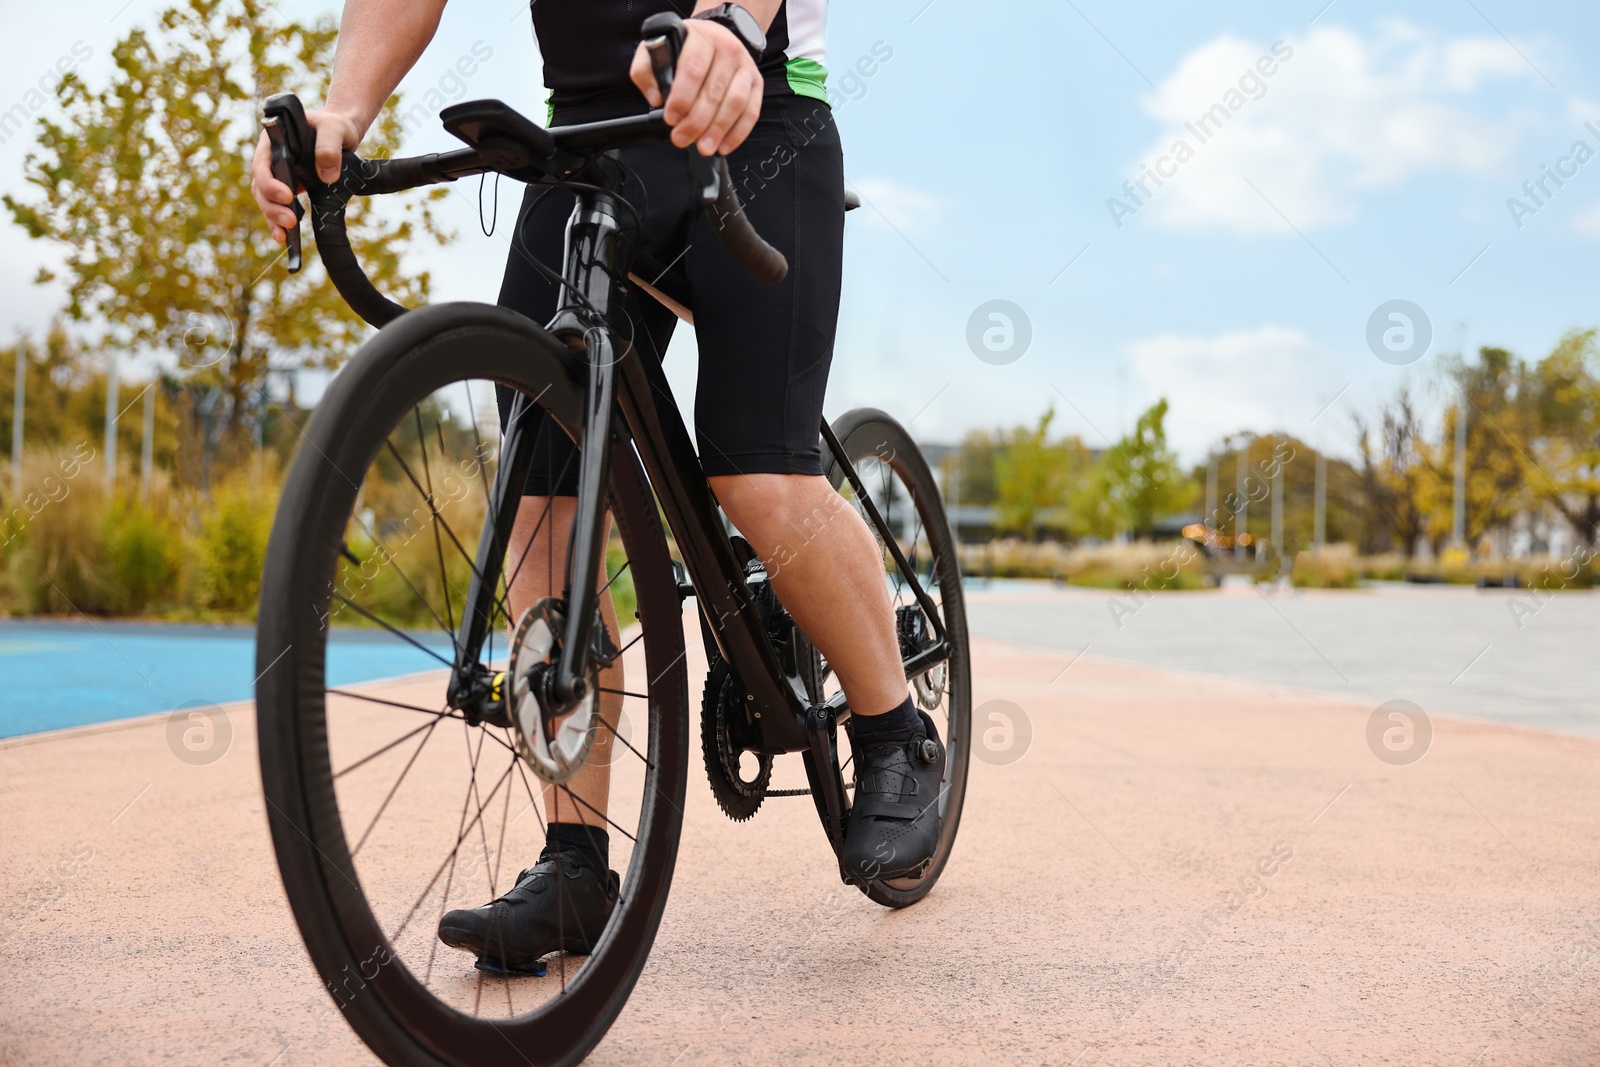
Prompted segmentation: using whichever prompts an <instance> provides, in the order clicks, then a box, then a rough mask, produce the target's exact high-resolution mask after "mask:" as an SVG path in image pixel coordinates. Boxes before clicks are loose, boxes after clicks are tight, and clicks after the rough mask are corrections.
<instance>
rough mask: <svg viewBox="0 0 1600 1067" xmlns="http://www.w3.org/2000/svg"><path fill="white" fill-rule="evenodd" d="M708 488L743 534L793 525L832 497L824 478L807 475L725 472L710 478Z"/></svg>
mask: <svg viewBox="0 0 1600 1067" xmlns="http://www.w3.org/2000/svg"><path fill="white" fill-rule="evenodd" d="M711 489H712V491H713V492H715V493H716V494H717V501H718V502H719V503H720V504H721V505H722V510H724V511H726V512H727V513H728V518H729V519H731V520H732V521H733V524H734V525H735V526H737V527H739V529H741V530H744V531H746V532H747V533H750V532H755V531H757V530H761V529H768V528H774V527H787V526H793V525H795V524H797V523H803V522H804V521H806V520H807V519H808V518H810V517H812V516H811V513H812V512H814V511H817V510H818V509H819V508H820V509H822V510H823V511H826V510H827V509H826V505H825V504H824V503H823V501H825V500H826V498H827V497H828V496H836V495H837V494H835V493H833V491H832V489H831V488H830V487H829V486H828V483H827V481H826V479H824V478H822V477H820V476H815V475H808V474H726V475H718V476H716V477H713V478H712V479H711Z"/></svg>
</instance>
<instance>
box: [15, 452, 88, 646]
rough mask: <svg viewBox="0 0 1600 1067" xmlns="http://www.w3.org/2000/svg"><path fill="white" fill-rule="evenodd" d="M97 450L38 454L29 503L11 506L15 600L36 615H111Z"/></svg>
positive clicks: (26, 484) (26, 494)
mask: <svg viewBox="0 0 1600 1067" xmlns="http://www.w3.org/2000/svg"><path fill="white" fill-rule="evenodd" d="M93 457H94V450H93V449H92V448H89V446H87V445H84V446H80V449H79V450H78V451H76V452H70V453H69V452H59V453H52V454H46V455H42V456H35V457H33V458H31V459H30V460H29V461H28V462H26V463H25V464H24V466H23V475H22V485H23V492H22V495H21V498H20V499H18V500H15V501H8V502H7V506H6V507H5V511H4V523H5V526H4V533H3V534H0V552H3V553H4V555H5V577H6V584H7V586H8V587H9V595H8V597H7V599H8V601H10V603H11V607H12V609H13V610H20V611H22V612H24V613H29V614H67V613H75V612H79V611H81V612H84V613H86V614H96V613H101V612H103V611H105V609H106V607H105V592H106V588H107V576H106V573H105V552H104V544H103V542H102V539H101V524H100V516H101V512H102V505H103V492H102V485H101V479H100V472H99V469H98V468H97V467H95V466H94V465H93V464H92V463H91V462H89V461H90V460H92V459H93Z"/></svg>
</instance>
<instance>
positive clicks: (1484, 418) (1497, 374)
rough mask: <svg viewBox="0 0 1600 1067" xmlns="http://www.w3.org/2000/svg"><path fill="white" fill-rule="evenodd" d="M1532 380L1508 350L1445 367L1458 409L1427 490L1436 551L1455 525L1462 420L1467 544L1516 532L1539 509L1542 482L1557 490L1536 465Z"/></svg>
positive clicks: (1448, 419)
mask: <svg viewBox="0 0 1600 1067" xmlns="http://www.w3.org/2000/svg"><path fill="white" fill-rule="evenodd" d="M1530 377H1531V375H1530V372H1529V368H1528V367H1527V365H1526V364H1525V363H1523V362H1522V361H1521V360H1519V359H1517V358H1516V357H1515V356H1514V355H1512V354H1511V353H1510V352H1508V351H1506V350H1505V349H1503V348H1481V349H1479V350H1478V358H1477V361H1476V362H1472V363H1469V362H1467V361H1466V360H1464V359H1456V360H1452V361H1449V362H1447V363H1446V364H1445V378H1446V381H1447V382H1449V383H1450V385H1451V386H1452V387H1453V388H1452V389H1451V392H1452V393H1453V394H1454V396H1453V399H1454V400H1455V403H1454V404H1452V405H1451V406H1450V407H1449V408H1448V409H1447V410H1446V413H1445V420H1444V422H1445V425H1444V427H1443V432H1442V434H1441V437H1440V444H1439V447H1438V448H1437V449H1434V450H1430V455H1431V456H1432V457H1434V458H1433V459H1432V468H1433V474H1434V477H1433V478H1432V479H1429V480H1427V481H1425V482H1424V483H1423V485H1422V486H1421V488H1422V490H1423V498H1422V504H1423V506H1424V508H1425V509H1426V510H1428V511H1429V512H1430V513H1431V515H1432V522H1431V525H1430V532H1431V533H1432V535H1433V540H1434V542H1435V548H1437V547H1438V546H1439V543H1440V542H1441V541H1442V540H1443V537H1444V535H1445V533H1446V531H1448V530H1450V529H1451V528H1452V526H1453V523H1452V521H1451V511H1452V509H1453V507H1454V498H1455V489H1454V485H1455V474H1454V472H1455V440H1456V425H1455V422H1456V419H1457V418H1460V417H1462V416H1463V415H1464V416H1465V418H1466V420H1467V426H1466V439H1467V440H1466V444H1467V448H1466V475H1467V482H1466V515H1465V519H1466V523H1465V528H1464V530H1463V537H1464V538H1465V540H1466V542H1467V544H1468V545H1474V544H1477V543H1478V542H1479V541H1480V540H1481V539H1482V538H1483V537H1484V536H1485V535H1486V534H1488V533H1489V532H1490V531H1492V530H1496V529H1503V528H1505V527H1507V526H1509V525H1510V524H1511V521H1512V520H1513V519H1514V518H1515V517H1516V515H1517V513H1518V512H1519V511H1522V510H1523V509H1524V508H1526V507H1528V506H1529V505H1530V504H1532V503H1533V502H1534V499H1535V494H1536V493H1537V489H1538V487H1537V486H1536V485H1535V484H1534V483H1535V482H1536V481H1543V482H1545V484H1546V486H1547V487H1549V488H1554V487H1553V486H1551V485H1550V483H1549V481H1548V479H1547V478H1546V477H1545V475H1544V474H1543V473H1542V472H1541V471H1540V470H1539V469H1538V466H1537V465H1536V464H1535V462H1534V460H1533V455H1532V450H1533V448H1534V439H1535V438H1536V437H1537V436H1538V432H1539V431H1538V427H1537V425H1536V419H1537V411H1536V408H1535V406H1534V396H1535V392H1536V390H1535V389H1534V388H1533V387H1532V385H1531V382H1530Z"/></svg>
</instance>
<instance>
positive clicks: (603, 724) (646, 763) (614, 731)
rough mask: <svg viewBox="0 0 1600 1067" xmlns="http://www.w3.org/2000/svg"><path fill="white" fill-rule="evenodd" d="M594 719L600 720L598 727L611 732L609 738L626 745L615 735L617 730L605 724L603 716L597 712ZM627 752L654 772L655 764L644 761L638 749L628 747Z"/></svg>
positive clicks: (623, 740)
mask: <svg viewBox="0 0 1600 1067" xmlns="http://www.w3.org/2000/svg"><path fill="white" fill-rule="evenodd" d="M594 717H595V718H597V719H599V720H600V725H601V726H604V727H605V728H606V729H607V730H610V731H611V736H612V737H614V738H616V739H617V740H618V741H621V742H622V743H623V744H624V745H628V739H627V738H625V737H623V736H622V735H621V734H619V733H617V728H616V727H615V726H612V725H611V724H610V723H608V722H606V717H605V716H604V715H602V714H600V713H599V712H598V711H597V712H595V713H594ZM628 751H629V752H632V753H633V754H634V755H635V756H638V757H639V759H640V760H642V761H643V762H644V765H645V766H646V767H648V768H650V769H651V770H655V764H653V763H651V762H650V761H649V760H647V759H645V756H644V753H643V752H640V751H639V750H638V749H636V748H634V747H633V746H632V745H628Z"/></svg>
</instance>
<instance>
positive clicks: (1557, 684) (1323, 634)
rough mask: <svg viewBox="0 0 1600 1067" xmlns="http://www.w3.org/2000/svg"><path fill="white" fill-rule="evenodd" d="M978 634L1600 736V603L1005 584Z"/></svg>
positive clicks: (975, 619) (1435, 593) (991, 597)
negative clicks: (1134, 591) (1135, 591)
mask: <svg viewBox="0 0 1600 1067" xmlns="http://www.w3.org/2000/svg"><path fill="white" fill-rule="evenodd" d="M968 612H969V615H970V617H971V621H972V627H973V632H974V633H978V634H981V635H984V636H986V637H992V638H996V639H998V640H1003V641H1012V642H1018V643H1022V644H1028V645H1037V646H1043V647H1048V648H1054V649H1060V650H1063V651H1072V652H1078V651H1080V650H1082V649H1084V648H1088V649H1089V652H1090V654H1091V655H1098V656H1107V657H1111V658H1115V659H1121V660H1129V661H1132V662H1135V663H1144V664H1148V665H1150V666H1154V667H1166V668H1172V669H1177V670H1186V671H1200V672H1203V673H1207V674H1222V675H1228V676H1232V677H1236V678H1248V679H1251V680H1253V681H1260V682H1268V683H1271V684H1275V685H1293V686H1298V687H1301V688H1306V689H1317V690H1322V691H1324V692H1328V693H1331V694H1335V695H1339V696H1342V697H1345V698H1347V699H1352V700H1356V701H1359V702H1367V703H1368V704H1369V706H1370V705H1376V704H1378V703H1381V702H1383V701H1386V700H1395V699H1401V700H1410V701H1413V702H1414V703H1416V704H1418V705H1420V706H1422V707H1423V708H1425V709H1427V710H1428V711H1429V712H1431V713H1454V714H1458V715H1470V716H1473V717H1477V718H1485V719H1492V720H1495V721H1498V722H1510V723H1517V724H1520V725H1524V726H1537V727H1541V728H1543V729H1547V730H1560V731H1563V732H1566V733H1580V734H1585V735H1587V736H1590V737H1600V657H1597V656H1596V655H1595V654H1594V650H1595V648H1596V646H1597V645H1600V592H1579V591H1564V592H1561V593H1559V594H1554V595H1552V594H1549V593H1545V594H1541V595H1537V596H1536V595H1535V594H1534V593H1533V592H1531V591H1530V590H1526V589H1524V590H1511V589H1506V590H1500V589H1487V590H1476V589H1470V588H1462V587H1459V586H1416V585H1408V586H1400V587H1398V588H1396V587H1380V588H1373V589H1362V590H1337V591H1335V590H1299V591H1286V592H1272V593H1268V592H1265V591H1259V592H1258V591H1256V590H1254V589H1252V588H1249V587H1245V588H1240V589H1232V588H1229V589H1224V590H1220V591H1208V592H1187V593H1164V594H1160V595H1156V596H1149V595H1146V596H1144V597H1143V598H1139V597H1134V596H1132V595H1129V594H1125V593H1124V594H1117V593H1113V592H1110V591H1107V590H1092V589H1076V588H1052V587H1050V586H1048V585H1045V584H1043V583H1038V584H1037V585H1035V586H1034V587H1033V588H1032V589H1029V588H1027V587H1026V586H1025V585H1023V583H1005V584H1003V585H1001V586H999V587H998V589H997V591H995V592H983V591H981V589H980V590H978V591H975V592H974V593H973V595H972V597H971V603H970V605H969V608H968Z"/></svg>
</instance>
